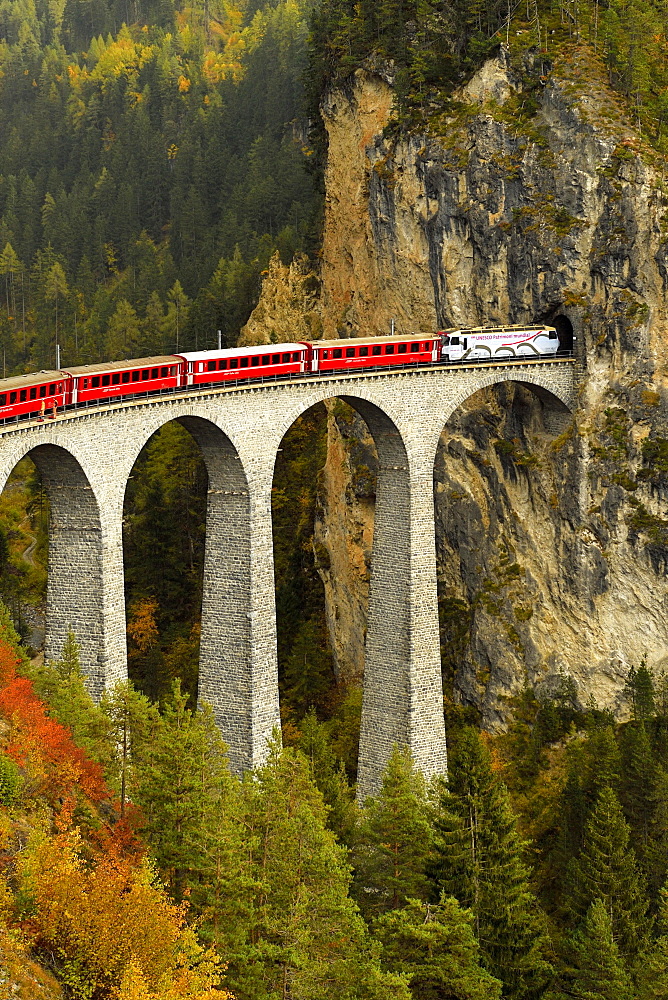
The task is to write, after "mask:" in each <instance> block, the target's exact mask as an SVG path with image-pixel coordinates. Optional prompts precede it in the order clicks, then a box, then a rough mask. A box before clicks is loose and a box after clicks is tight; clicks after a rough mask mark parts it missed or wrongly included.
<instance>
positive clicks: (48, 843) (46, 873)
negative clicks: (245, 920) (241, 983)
mask: <svg viewBox="0 0 668 1000" xmlns="http://www.w3.org/2000/svg"><path fill="white" fill-rule="evenodd" d="M87 853H88V854H89V853H90V850H89V848H88V849H87V848H86V845H84V844H83V842H82V840H81V839H80V837H79V835H78V833H77V832H76V831H72V830H70V831H67V832H63V833H60V834H57V835H55V836H47V835H44V834H42V835H41V836H35V837H34V838H33V840H32V841H31V842H30V843H29V844H28V847H27V849H26V850H25V851H24V852H22V855H21V858H20V860H19V865H18V872H17V874H18V877H19V882H20V885H21V895H22V897H23V899H24V900H27V901H28V911H29V923H30V925H31V926H32V928H33V931H34V934H35V938H36V943H37V945H38V946H41V948H43V949H47V950H49V951H50V952H51V953H53V954H55V955H56V956H58V964H59V965H60V975H61V979H62V981H63V982H64V983H65V984H66V985H67V986H68V987H69V990H70V992H71V994H72V996H73V997H75V998H77V1000H84V998H89V997H95V998H96V1000H103V998H104V1000H135V998H139V997H141V998H142V1000H154V998H155V1000H210V998H211V1000H212V998H214V997H215V1000H224V998H225V997H229V994H226V993H224V992H221V991H220V990H216V989H215V987H217V986H219V985H220V981H221V975H222V970H221V965H220V959H219V958H218V956H217V955H216V953H215V952H214V951H213V950H212V949H205V948H203V947H202V946H201V945H200V944H199V943H198V941H197V938H196V936H195V933H194V931H193V929H192V928H191V927H189V926H188V925H187V924H186V919H185V907H184V906H179V905H177V904H175V903H173V902H172V901H171V900H170V899H169V897H168V895H167V893H166V892H165V890H164V889H163V887H162V886H161V885H160V883H159V882H158V881H157V879H156V875H155V872H154V871H153V869H152V867H151V865H150V864H149V863H148V862H147V861H146V860H145V859H139V860H137V859H136V858H127V857H123V856H121V854H120V853H119V852H117V851H116V850H114V848H113V847H110V848H108V849H107V850H106V851H104V852H103V853H101V854H100V855H98V856H97V857H95V858H93V859H92V860H87V859H86V854H87Z"/></svg>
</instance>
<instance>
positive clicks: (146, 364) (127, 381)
mask: <svg viewBox="0 0 668 1000" xmlns="http://www.w3.org/2000/svg"><path fill="white" fill-rule="evenodd" d="M180 365H181V358H179V357H177V356H176V355H174V354H165V355H160V356H159V357H156V358H135V359H134V360H132V361H108V362H105V363H104V364H99V365H79V366H78V367H76V368H69V369H68V370H67V374H68V375H69V377H70V379H71V387H70V393H69V398H68V400H67V403H68V404H73V405H74V404H77V405H80V404H81V403H93V402H96V401H100V402H103V401H105V400H108V399H113V398H115V397H117V396H128V395H133V396H134V395H143V394H144V393H149V392H164V390H165V389H175V388H177V386H178V385H179V369H180Z"/></svg>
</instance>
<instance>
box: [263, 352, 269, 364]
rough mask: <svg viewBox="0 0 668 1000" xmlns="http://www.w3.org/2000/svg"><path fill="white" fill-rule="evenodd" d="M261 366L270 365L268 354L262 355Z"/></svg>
mask: <svg viewBox="0 0 668 1000" xmlns="http://www.w3.org/2000/svg"><path fill="white" fill-rule="evenodd" d="M262 364H263V365H268V364H271V355H270V354H263V355H262Z"/></svg>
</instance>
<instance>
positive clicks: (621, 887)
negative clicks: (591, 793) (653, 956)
mask: <svg viewBox="0 0 668 1000" xmlns="http://www.w3.org/2000/svg"><path fill="white" fill-rule="evenodd" d="M569 882H570V892H569V901H568V902H569V909H570V911H571V913H572V914H573V916H574V917H575V918H576V919H577V918H579V919H581V920H582V919H584V918H585V916H586V914H587V911H588V910H589V907H590V906H591V904H592V903H593V902H595V901H596V900H597V899H600V900H602V902H603V904H604V905H605V908H606V910H607V911H608V912H609V914H610V916H611V920H612V931H613V935H614V939H615V941H616V943H617V946H618V948H619V952H620V955H621V956H622V958H624V959H628V958H633V957H634V956H636V955H638V954H639V953H640V952H641V951H642V950H643V949H644V948H645V947H646V946H647V940H648V935H649V930H650V921H649V918H648V916H647V910H648V899H647V892H646V888H645V884H644V881H643V879H642V877H641V875H640V873H639V871H638V866H637V863H636V858H635V854H634V851H633V849H632V847H631V845H630V843H629V827H628V825H627V823H626V821H625V820H624V816H623V814H622V809H621V806H620V804H619V800H618V798H617V796H616V795H615V793H614V792H613V791H612V789H611V788H604V789H603V790H602V791H601V793H600V794H599V797H598V799H597V801H596V804H595V806H594V809H593V810H592V812H591V815H590V817H589V820H588V821H587V824H586V827H585V836H584V847H583V849H582V851H581V853H580V855H579V857H578V858H577V859H575V861H573V862H572V864H571V870H570V877H569Z"/></svg>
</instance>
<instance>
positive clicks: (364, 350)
mask: <svg viewBox="0 0 668 1000" xmlns="http://www.w3.org/2000/svg"><path fill="white" fill-rule="evenodd" d="M360 357H361V358H368V357H369V348H368V347H360Z"/></svg>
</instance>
